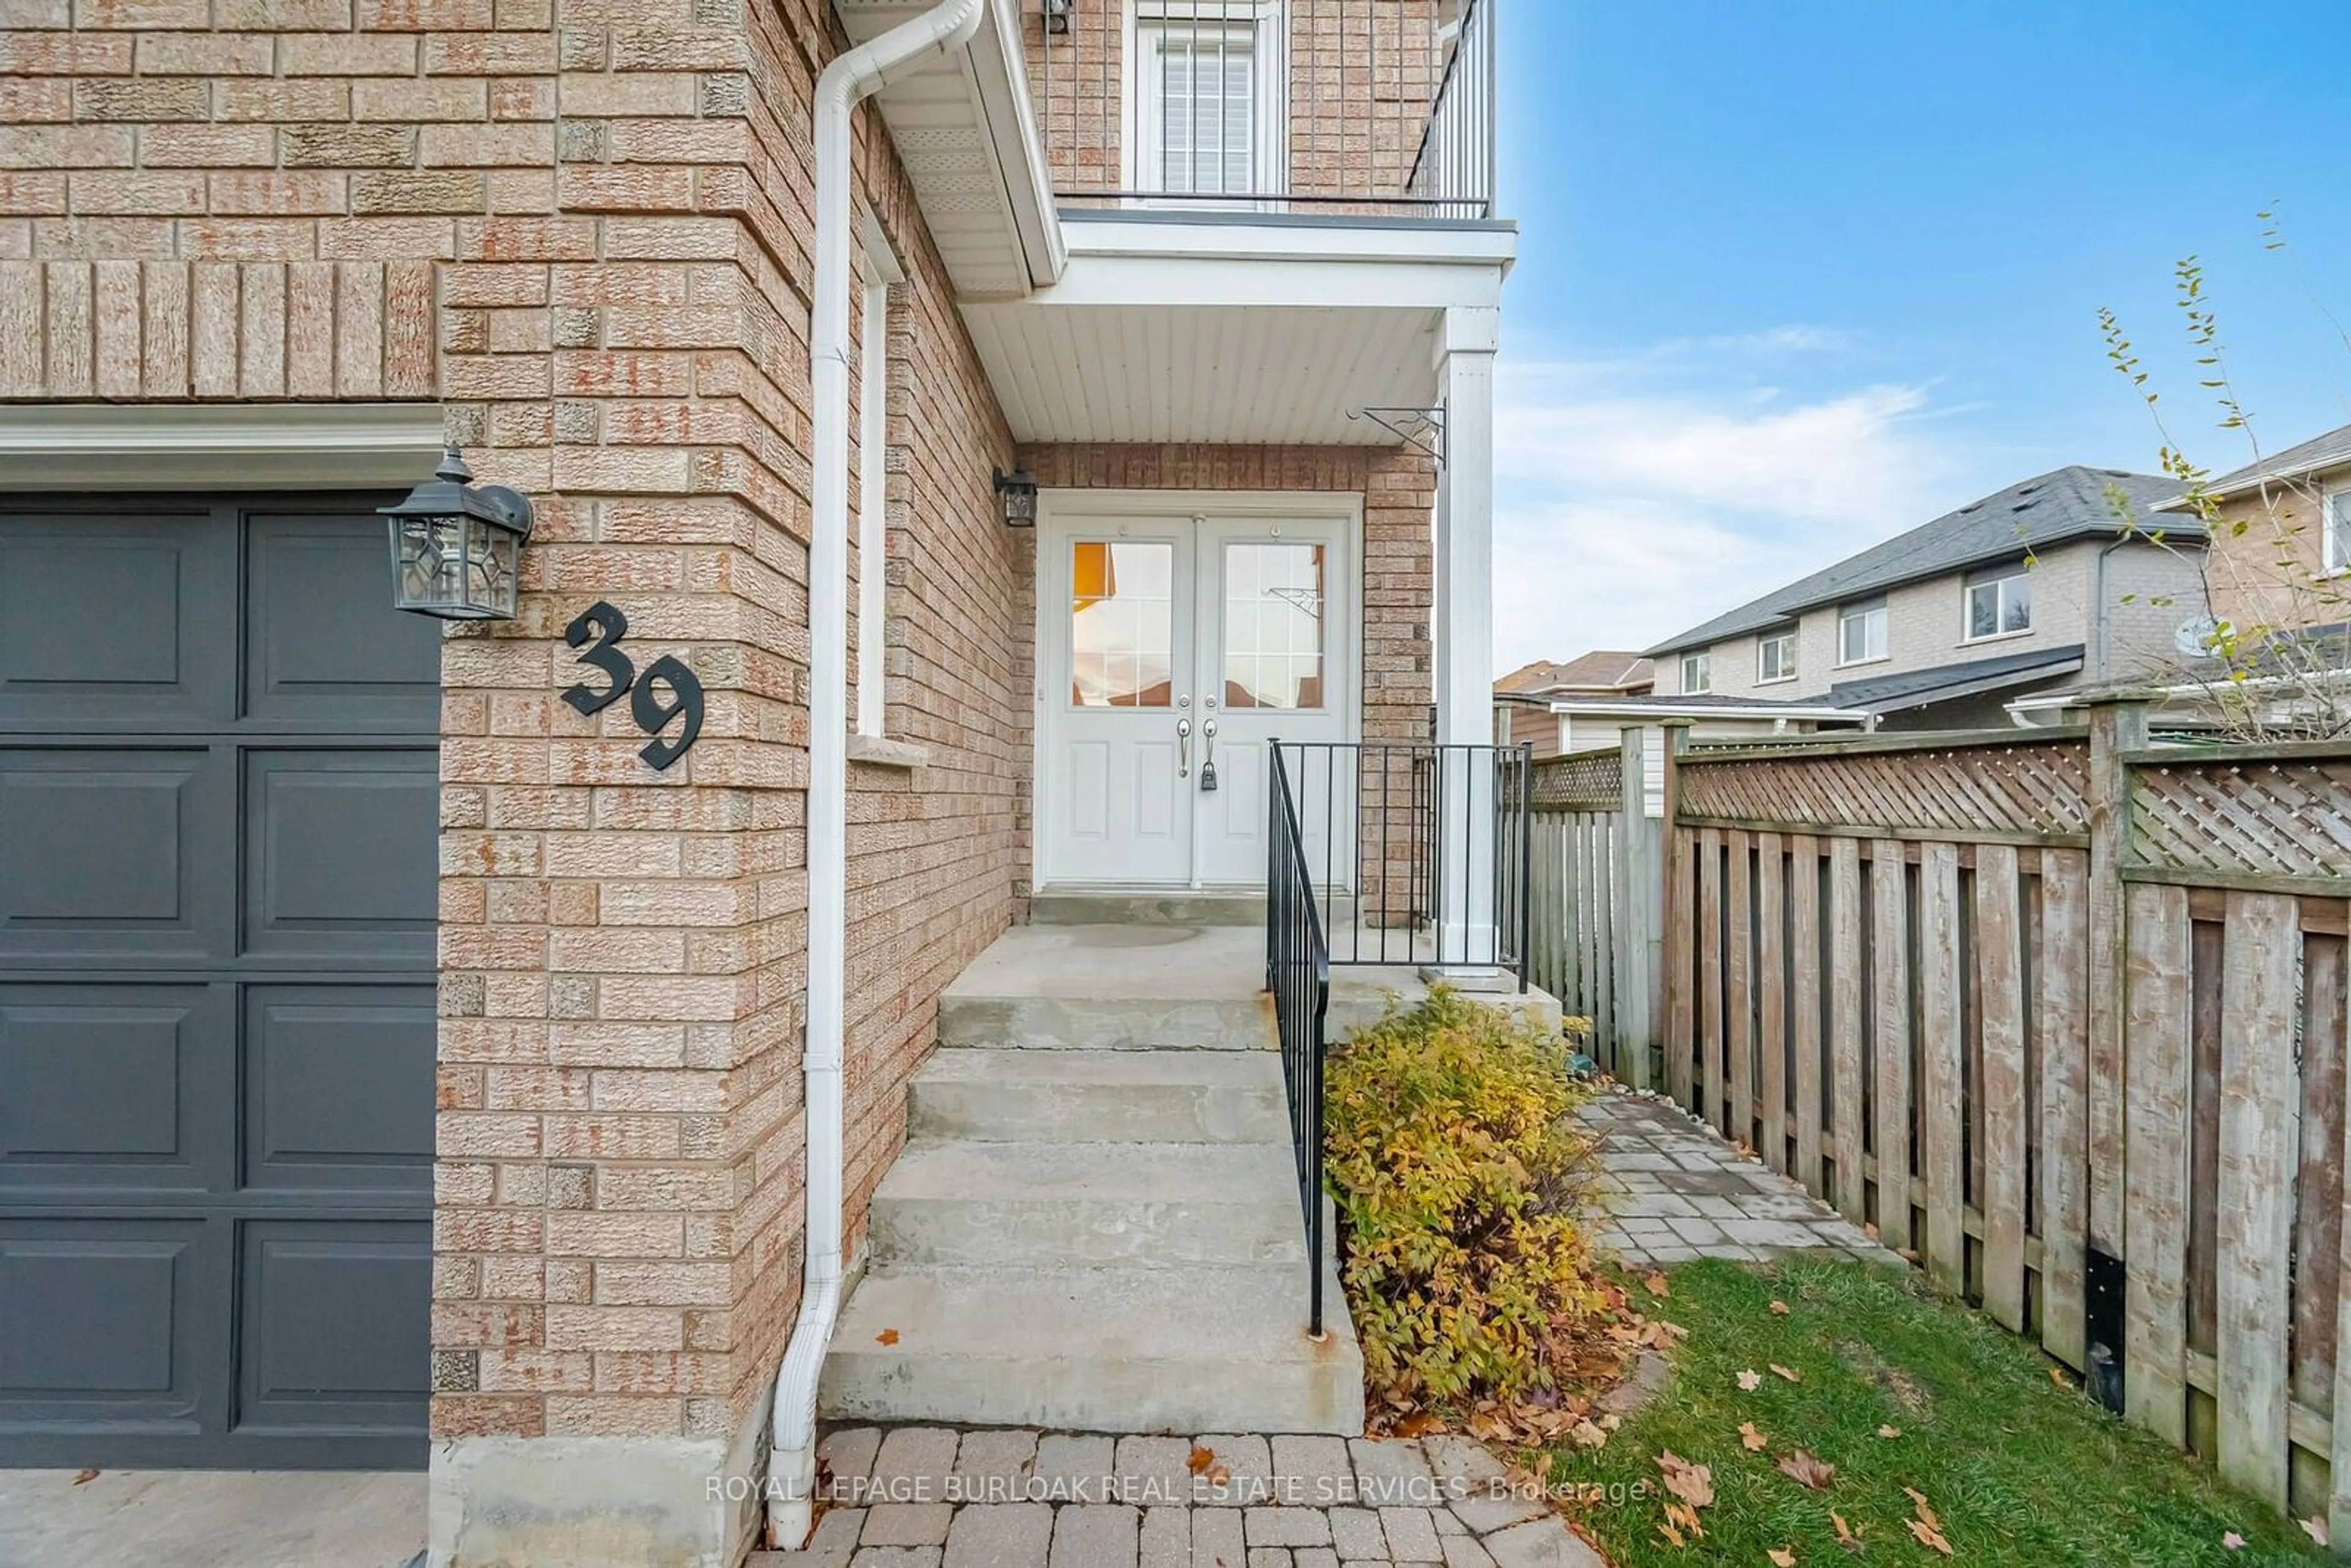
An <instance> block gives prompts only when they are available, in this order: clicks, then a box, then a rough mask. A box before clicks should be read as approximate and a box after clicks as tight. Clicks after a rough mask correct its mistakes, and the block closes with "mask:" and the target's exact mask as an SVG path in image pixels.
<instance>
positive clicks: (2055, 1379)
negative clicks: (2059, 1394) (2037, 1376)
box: [2049, 1367, 2066, 1388]
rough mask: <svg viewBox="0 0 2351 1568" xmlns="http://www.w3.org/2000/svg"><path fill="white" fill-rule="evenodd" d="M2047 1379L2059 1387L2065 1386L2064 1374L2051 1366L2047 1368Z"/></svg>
mask: <svg viewBox="0 0 2351 1568" xmlns="http://www.w3.org/2000/svg"><path fill="white" fill-rule="evenodd" d="M2049 1381H2050V1382H2052V1383H2053V1384H2055V1385H2057V1386H2058V1387H2060V1388H2063V1387H2064V1386H2066V1384H2065V1375H2064V1373H2062V1372H2060V1371H2058V1370H2057V1368H2055V1367H2051V1368H2050V1369H2049Z"/></svg>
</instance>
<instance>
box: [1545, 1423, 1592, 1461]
mask: <svg viewBox="0 0 2351 1568" xmlns="http://www.w3.org/2000/svg"><path fill="white" fill-rule="evenodd" d="M1567 1435H1568V1437H1570V1438H1572V1439H1573V1441H1574V1443H1575V1446H1576V1447H1577V1448H1600V1447H1602V1446H1603V1445H1604V1444H1605V1443H1606V1442H1607V1441H1608V1433H1607V1431H1606V1429H1605V1428H1604V1427H1595V1426H1593V1424H1592V1423H1591V1422H1589V1421H1578V1422H1577V1423H1576V1424H1575V1425H1574V1426H1573V1427H1570V1428H1569V1429H1568V1434H1567ZM1544 1458H1550V1456H1549V1455H1545V1456H1544Z"/></svg>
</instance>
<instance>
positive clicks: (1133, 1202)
mask: <svg viewBox="0 0 2351 1568" xmlns="http://www.w3.org/2000/svg"><path fill="white" fill-rule="evenodd" d="M1297 1187H1298V1175H1297V1165H1296V1163H1295V1161H1294V1160H1293V1158H1292V1156H1291V1155H1290V1149H1289V1146H1288V1145H1280V1144H1197V1143H1194V1144H1148V1143H1137V1144H1099V1143H1083V1144H1081V1143H1038V1144H1029V1143H1020V1144H985V1143H964V1142H928V1141H925V1142H917V1143H912V1144H909V1145H906V1148H905V1150H904V1152H903V1153H902V1154H900V1155H899V1156H898V1160H897V1163H896V1164H895V1165H893V1166H891V1167H890V1170H889V1174H887V1175H886V1176H883V1178H882V1186H881V1189H880V1190H879V1191H877V1192H876V1193H875V1194H874V1196H873V1207H872V1245H873V1260H874V1265H875V1267H877V1268H880V1269H884V1270H904V1269H906V1268H910V1267H916V1266H924V1267H927V1266H932V1265H949V1266H956V1267H962V1266H971V1267H988V1266H995V1265H1028V1266H1035V1267H1056V1266H1064V1265H1067V1266H1077V1265H1086V1264H1096V1265H1099V1264H1125V1265H1130V1266H1133V1267H1135V1268H1143V1269H1180V1268H1185V1267H1188V1266H1191V1265H1195V1264H1203V1263H1206V1264H1217V1265H1240V1264H1250V1263H1268V1264H1272V1263H1284V1264H1288V1265H1290V1267H1292V1268H1294V1269H1297V1270H1301V1272H1302V1271H1303V1270H1304V1268H1305V1263H1306V1241H1305V1228H1304V1226H1303V1224H1302V1223H1301V1220H1300V1218H1299V1213H1298V1197H1297Z"/></svg>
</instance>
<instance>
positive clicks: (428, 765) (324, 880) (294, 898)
mask: <svg viewBox="0 0 2351 1568" xmlns="http://www.w3.org/2000/svg"><path fill="white" fill-rule="evenodd" d="M245 766H246V789H245V810H246V824H245V838H246V894H245V899H246V918H245V933H246V936H245V950H246V953H247V954H249V955H258V956H273V955H296V954H308V955H319V954H333V955H338V956H344V957H347V958H354V959H357V958H377V959H394V960H402V961H405V962H407V963H410V964H418V963H430V962H431V959H432V954H433V945H434V923H435V920H436V918H437V914H438V910H437V901H438V897H439V886H438V880H439V872H438V865H437V862H438V854H437V851H436V850H434V848H432V847H431V846H435V845H437V843H438V841H439V821H440V810H441V788H440V769H439V759H438V758H437V756H436V755H435V754H434V752H432V751H430V750H424V749H418V750H413V751H392V750H384V751H360V750H350V751H332V750H282V751H253V752H248V753H247V754H246V763H245Z"/></svg>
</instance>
